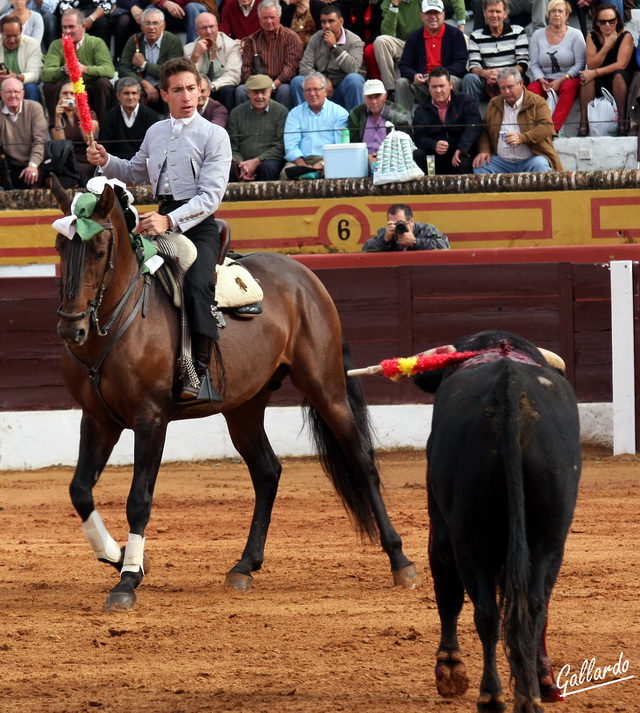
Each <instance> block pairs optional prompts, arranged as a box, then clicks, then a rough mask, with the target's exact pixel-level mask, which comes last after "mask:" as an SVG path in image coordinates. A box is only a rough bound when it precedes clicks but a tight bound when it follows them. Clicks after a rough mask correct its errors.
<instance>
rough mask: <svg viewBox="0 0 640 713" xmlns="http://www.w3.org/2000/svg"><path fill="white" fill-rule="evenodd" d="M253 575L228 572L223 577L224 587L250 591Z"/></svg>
mask: <svg viewBox="0 0 640 713" xmlns="http://www.w3.org/2000/svg"><path fill="white" fill-rule="evenodd" d="M252 584H253V577H252V576H251V575H250V574H240V573H238V572H229V573H228V574H227V576H226V577H225V579H224V588H225V589H227V590H230V591H234V592H250V591H251V585H252Z"/></svg>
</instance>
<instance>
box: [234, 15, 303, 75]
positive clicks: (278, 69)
mask: <svg viewBox="0 0 640 713" xmlns="http://www.w3.org/2000/svg"><path fill="white" fill-rule="evenodd" d="M303 51H304V47H303V45H302V40H301V39H300V38H299V37H298V35H296V33H295V32H293V31H292V30H290V29H289V28H288V27H282V26H280V27H278V29H277V30H276V35H275V37H274V38H273V39H269V38H268V37H267V36H266V35H265V33H264V30H261V29H260V30H258V31H257V32H254V33H253V34H252V35H249V37H246V38H245V39H244V40H242V82H243V83H244V82H246V81H247V79H248V78H249V77H250V76H251V75H252V74H256V73H257V72H256V67H255V66H254V59H253V57H254V55H255V54H257V55H259V57H260V64H261V65H262V72H260V73H261V74H266V75H268V76H269V77H271V79H273V80H274V81H275V80H276V79H278V80H280V83H281V84H288V83H289V82H291V80H292V79H293V78H294V77H295V76H296V75H297V74H298V66H299V65H300V60H301V58H302V53H303Z"/></svg>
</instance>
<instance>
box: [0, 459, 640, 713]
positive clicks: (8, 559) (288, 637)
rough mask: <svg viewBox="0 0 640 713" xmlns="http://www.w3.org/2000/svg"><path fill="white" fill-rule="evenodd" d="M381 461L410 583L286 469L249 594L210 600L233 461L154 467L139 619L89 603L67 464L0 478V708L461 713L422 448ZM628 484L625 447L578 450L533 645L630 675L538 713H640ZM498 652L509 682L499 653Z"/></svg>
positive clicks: (114, 491)
mask: <svg viewBox="0 0 640 713" xmlns="http://www.w3.org/2000/svg"><path fill="white" fill-rule="evenodd" d="M381 470H382V475H383V479H384V482H385V484H386V500H387V505H388V507H389V510H390V513H391V516H392V519H393V522H394V524H395V526H396V528H397V529H398V531H399V532H400V533H401V535H402V536H403V539H404V544H405V552H406V553H407V554H408V555H409V556H410V557H412V558H414V559H415V561H416V563H417V564H418V566H419V568H420V571H421V576H422V584H421V586H420V588H419V589H417V590H413V591H410V590H403V589H397V588H394V587H393V586H392V580H391V575H390V573H389V571H388V561H387V559H386V557H385V556H384V553H382V551H381V550H380V548H379V547H378V546H377V545H371V544H368V543H363V542H360V541H359V540H358V538H357V537H356V535H355V534H354V531H353V529H352V527H351V525H350V523H349V520H348V518H347V516H346V514H345V512H344V510H343V509H342V506H341V505H340V503H339V502H338V500H337V498H336V496H335V495H334V493H333V490H332V489H331V486H330V484H329V482H328V480H327V479H326V478H325V477H324V475H323V474H322V472H321V470H320V467H319V465H317V464H316V462H315V461H313V460H291V461H286V462H285V464H284V473H283V478H282V481H281V487H280V494H279V498H278V500H277V502H276V507H275V512H274V517H273V522H272V526H271V531H270V537H269V541H268V543H267V557H266V562H265V566H264V568H263V569H262V571H261V572H259V573H257V574H256V576H255V578H254V580H255V581H254V588H253V591H252V592H251V593H249V594H246V595H242V594H238V593H227V592H225V591H224V590H223V587H222V582H223V580H224V574H225V572H226V571H227V570H228V569H229V568H230V567H231V566H232V565H233V564H234V563H235V561H236V560H237V558H238V557H239V555H240V552H241V551H242V548H243V546H244V540H245V536H246V531H247V528H248V523H249V518H250V515H251V507H252V490H251V484H250V481H249V477H248V475H247V474H246V471H245V469H244V466H243V465H242V464H240V463H235V462H221V463H196V464H188V465H173V466H165V467H163V468H162V471H161V474H160V478H159V481H158V486H157V489H156V497H155V507H154V511H153V515H152V519H151V522H150V525H149V528H148V529H147V553H148V555H149V557H150V558H151V567H150V569H149V572H148V574H147V576H146V578H145V580H144V582H143V583H142V585H141V587H140V588H139V590H138V602H137V604H136V608H135V610H134V611H132V612H128V613H123V614H118V615H114V614H104V613H103V612H102V604H103V602H104V599H105V597H106V593H107V591H108V589H109V588H110V587H112V586H113V585H114V584H115V582H116V581H117V579H116V577H117V575H116V572H115V570H112V569H111V568H109V567H108V566H107V565H103V564H101V563H98V562H96V561H95V560H94V559H93V556H92V554H91V553H90V550H89V546H88V544H87V543H86V542H85V540H84V536H83V535H82V532H81V530H80V526H79V520H78V518H77V516H76V515H75V512H74V511H73V508H72V506H71V503H70V500H69V496H68V492H67V486H68V483H69V480H70V477H71V470H70V469H67V468H60V469H47V470H42V471H36V472H18V473H16V472H3V473H0V484H1V486H0V508H1V509H0V612H2V626H1V627H0V710H1V711H2V712H3V713H49V712H51V713H63V712H66V711H68V712H69V713H77V712H80V711H96V710H98V711H104V712H105V713H142V712H147V711H148V712H150V713H195V712H196V711H216V712H217V711H242V712H246V713H289V712H290V711H304V712H305V713H333V712H334V711H349V712H350V713H399V712H400V711H402V713H413V712H414V711H415V712H416V713H418V712H419V713H430V712H431V711H436V712H437V711H442V712H443V713H459V712H460V713H461V712H462V711H465V712H473V711H475V700H476V697H477V694H478V686H479V681H480V674H481V658H480V646H479V642H478V639H477V636H476V634H475V630H474V628H473V622H472V612H471V606H470V605H469V604H467V605H466V606H465V609H464V611H463V615H462V617H461V627H460V628H461V646H462V647H463V652H464V654H465V658H466V663H467V668H468V672H469V677H470V681H471V685H470V688H469V691H468V692H467V694H466V695H465V696H464V697H463V698H461V699H457V700H455V701H452V700H446V699H442V698H439V697H438V695H437V694H436V692H435V686H434V676H433V666H434V654H435V650H436V645H437V641H438V636H439V630H438V621H437V615H436V609H435V603H434V598H433V592H432V585H431V579H430V576H429V573H428V567H427V559H426V548H427V517H426V510H425V488H424V479H425V476H424V472H425V463H424V458H423V456H422V454H419V453H389V454H386V455H383V456H382V458H381ZM639 480H640V458H638V457H632V456H629V457H617V458H613V457H610V456H608V455H606V454H601V453H598V452H595V451H591V452H589V453H587V454H586V457H585V467H584V473H583V480H582V485H581V491H580V496H579V502H578V508H577V513H576V517H575V520H574V524H573V528H572V532H571V534H570V536H569V539H568V543H567V551H566V556H565V561H564V565H563V568H562V571H561V574H560V578H559V581H558V584H557V586H556V589H555V591H554V595H553V598H552V607H551V619H550V626H549V636H548V643H549V652H550V655H551V658H552V660H553V662H554V664H555V666H556V672H557V671H558V670H559V669H560V668H562V667H563V666H565V665H569V666H570V668H571V672H578V671H579V669H580V667H581V665H582V662H583V661H584V660H590V659H591V658H593V657H595V658H596V662H597V665H612V664H614V663H615V662H616V661H618V660H619V658H620V657H622V661H623V662H624V661H626V662H627V664H626V665H627V666H628V669H627V671H626V672H625V673H623V676H636V678H633V679H630V680H626V681H621V682H619V683H614V684H611V685H607V686H603V687H599V688H596V689H593V690H589V691H584V692H581V693H577V694H574V695H571V696H568V697H567V699H566V701H565V702H564V703H559V704H555V705H547V706H546V710H547V711H553V710H555V711H558V713H560V712H564V713H573V712H574V711H575V712H578V711H579V712H581V713H582V712H586V711H590V712H592V711H598V712H599V711H607V712H612V713H614V712H615V713H622V712H626V713H636V712H637V711H638V710H640V703H639V700H640V685H639V682H638V678H637V676H638V674H640V661H639V654H640V606H639V599H638V580H639V576H638V570H639V567H638V552H639V551H640V527H639V519H640V515H639V513H640V489H639V487H638V483H639ZM129 481H130V469H129V468H115V469H109V470H108V471H106V472H105V474H104V475H103V477H102V479H101V481H100V483H99V485H98V487H97V488H96V501H97V503H98V507H99V510H100V512H101V514H102V516H103V518H104V520H105V522H106V523H107V525H108V526H109V528H110V530H111V532H112V534H113V535H114V536H115V537H116V539H118V540H119V541H120V542H121V543H124V542H125V541H126V537H127V526H126V521H125V517H124V501H125V498H126V494H127V491H128V487H129ZM499 663H500V670H501V674H502V676H503V683H504V684H505V686H506V685H507V682H508V675H507V673H506V666H505V662H504V657H503V656H502V654H501V656H500V662H499ZM613 678H614V677H613V676H611V675H608V676H607V679H606V680H609V681H610V680H613ZM594 683H597V682H594ZM588 685H589V683H585V684H583V685H582V686H579V687H580V688H583V687H586V686H588ZM567 690H571V687H569V688H568V689H567ZM509 700H511V696H509Z"/></svg>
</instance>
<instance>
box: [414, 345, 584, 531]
mask: <svg viewBox="0 0 640 713" xmlns="http://www.w3.org/2000/svg"><path fill="white" fill-rule="evenodd" d="M427 451H428V482H429V495H430V497H433V498H435V500H436V502H437V504H438V507H439V509H440V510H441V511H442V512H443V513H444V514H445V516H446V519H447V521H448V522H450V523H465V524H466V533H467V536H468V537H469V538H470V539H473V538H478V537H481V538H483V537H484V536H485V535H484V534H483V532H484V530H485V529H490V530H491V532H492V533H494V535H495V537H496V541H502V540H501V537H502V533H503V532H504V530H505V529H506V526H507V522H508V517H509V515H508V500H507V487H506V485H507V483H506V478H507V477H513V471H514V467H515V468H516V470H519V471H521V474H522V482H523V487H524V493H525V502H526V506H527V508H528V509H530V510H532V511H534V512H535V513H539V514H540V515H541V516H544V517H545V518H547V517H549V518H554V519H555V520H556V521H557V522H558V524H559V529H560V530H563V531H564V530H566V529H567V528H568V526H569V524H570V521H571V516H572V514H573V507H574V504H575V498H576V494H577V484H578V479H579V475H580V445H579V421H578V410H577V405H576V400H575V395H574V394H573V390H572V388H571V385H570V384H569V383H568V382H567V381H566V379H564V377H562V376H560V375H559V374H557V373H556V372H555V371H553V370H552V369H549V368H541V367H538V366H533V365H529V364H522V363H518V362H514V361H511V360H509V359H499V360H498V361H495V362H492V363H490V364H486V365H483V366H479V367H477V368H473V369H468V370H461V371H459V372H457V373H455V374H454V375H452V376H450V377H448V378H447V379H445V380H444V381H443V382H442V384H441V385H440V388H439V389H438V392H437V396H436V400H435V406H434V412H433V422H432V431H431V435H430V438H429V442H428V449H427ZM514 460H517V462H514ZM488 524H492V525H494V526H495V527H493V528H487V526H488ZM532 534H534V533H533V532H532Z"/></svg>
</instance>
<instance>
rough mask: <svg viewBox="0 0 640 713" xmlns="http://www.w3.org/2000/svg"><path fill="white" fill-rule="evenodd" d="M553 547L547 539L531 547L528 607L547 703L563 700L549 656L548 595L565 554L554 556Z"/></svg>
mask: <svg viewBox="0 0 640 713" xmlns="http://www.w3.org/2000/svg"><path fill="white" fill-rule="evenodd" d="M553 549H554V548H553V547H551V546H549V543H548V542H547V541H546V540H545V545H544V548H535V547H532V549H531V552H530V559H531V562H532V572H531V589H530V593H529V600H530V602H529V610H530V612H531V616H532V619H533V624H534V630H535V637H536V638H535V640H536V642H537V652H536V666H537V678H538V682H539V684H540V698H541V700H542V701H544V702H545V703H555V702H557V701H561V700H563V697H562V691H561V690H560V688H559V687H558V685H557V683H556V677H555V674H554V672H553V667H552V665H551V660H550V659H549V656H548V655H547V623H548V615H549V598H550V597H551V592H552V590H553V587H554V585H555V582H556V579H557V577H558V573H559V571H560V566H561V562H562V555H560V556H557V555H556V556H553V555H552V554H551V552H552V551H553ZM557 551H558V552H560V553H561V552H562V544H559V545H558V548H557Z"/></svg>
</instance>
